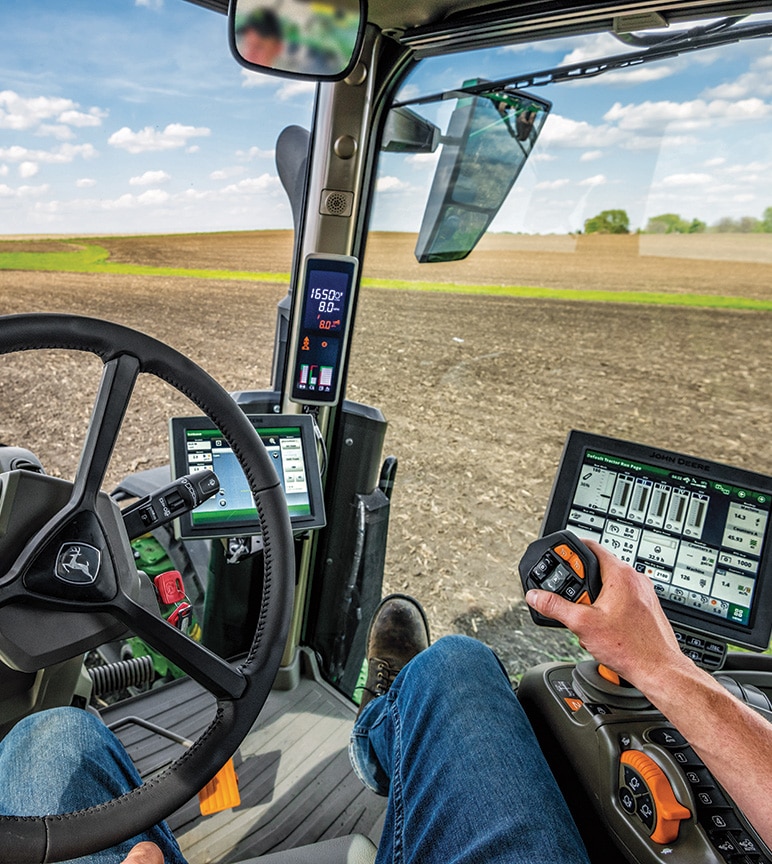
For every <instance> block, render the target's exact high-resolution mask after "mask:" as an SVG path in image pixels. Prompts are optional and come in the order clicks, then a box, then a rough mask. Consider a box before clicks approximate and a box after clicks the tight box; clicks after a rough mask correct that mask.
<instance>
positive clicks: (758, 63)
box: [702, 52, 772, 99]
mask: <svg viewBox="0 0 772 864" xmlns="http://www.w3.org/2000/svg"><path fill="white" fill-rule="evenodd" d="M771 72H772V52H770V53H768V54H765V55H763V56H762V57H757V58H756V59H755V60H754V61H753V62H752V63H751V68H750V70H749V71H748V72H744V73H743V74H742V75H740V76H739V77H738V78H736V79H735V80H734V81H726V82H723V83H721V84H718V85H717V86H716V87H708V88H706V89H705V90H704V91H703V93H702V95H703V97H704V98H706V99H742V98H743V97H745V96H748V95H753V96H761V97H764V96H772V74H770V73H771Z"/></svg>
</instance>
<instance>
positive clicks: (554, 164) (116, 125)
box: [0, 0, 772, 235]
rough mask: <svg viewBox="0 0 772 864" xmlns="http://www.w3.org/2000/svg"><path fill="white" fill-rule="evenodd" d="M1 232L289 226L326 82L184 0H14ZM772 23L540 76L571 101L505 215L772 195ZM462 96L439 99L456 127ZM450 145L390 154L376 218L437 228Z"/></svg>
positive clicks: (444, 75)
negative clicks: (298, 71)
mask: <svg viewBox="0 0 772 864" xmlns="http://www.w3.org/2000/svg"><path fill="white" fill-rule="evenodd" d="M0 26H2V33H3V48H2V51H1V52H0V234H6V235H7V234H30V233H31V234H41V233H44V234H48V233H54V234H89V233H90V234H100V233H150V232H188V231H219V230H249V229H264V228H289V227H291V225H292V220H291V214H290V208H289V204H288V201H287V199H286V195H285V193H284V191H283V189H282V188H281V184H280V182H279V179H278V176H277V171H276V167H275V161H274V147H275V142H276V138H277V136H278V135H279V133H280V132H281V130H282V129H283V128H284V127H286V126H287V125H290V124H298V125H301V126H305V127H306V128H308V127H309V125H310V123H311V119H312V110H313V98H314V86H313V85H311V84H308V83H305V82H287V81H283V80H281V79H278V78H275V77H268V76H261V75H258V74H256V73H252V72H247V71H246V70H243V69H242V68H241V67H240V66H238V65H237V63H236V62H235V60H233V58H232V57H231V56H230V52H229V49H228V46H227V33H226V20H225V17H224V16H220V15H217V14H215V13H212V12H210V11H208V10H205V9H202V8H200V7H197V6H195V5H193V4H189V3H185V2H182V0H110V2H104V0H67V2H66V3H65V2H62V0H25V2H24V3H23V4H22V3H13V4H11V3H3V4H0ZM771 49H772V40H756V41H754V42H746V43H743V44H740V45H737V46H733V47H732V48H731V49H729V50H723V51H718V50H711V51H706V52H700V53H699V54H693V55H690V56H689V57H686V58H678V59H675V60H666V61H661V62H659V63H656V64H652V65H647V66H641V67H637V68H634V69H632V70H628V71H625V72H615V73H611V74H607V75H604V76H599V77H598V78H595V79H591V80H587V81H577V82H571V83H567V84H559V85H551V86H549V87H540V88H536V89H535V90H534V93H535V94H536V95H538V96H540V97H542V98H547V99H549V100H551V101H552V102H553V110H552V113H551V115H550V117H549V118H548V120H547V123H546V124H545V127H544V131H543V133H542V135H541V138H540V140H539V141H538V142H537V144H536V147H535V148H534V151H533V154H532V156H531V159H530V160H529V162H528V164H527V165H526V168H525V170H524V171H523V173H522V175H521V178H520V180H519V181H518V184H517V186H516V187H515V190H514V191H513V192H512V193H511V194H510V196H509V198H508V199H507V201H506V202H505V204H504V206H503V207H502V210H501V212H500V214H499V216H498V217H497V218H496V220H495V221H494V223H493V226H492V228H493V230H498V231H525V232H528V233H550V232H554V233H567V232H570V231H575V230H577V229H578V228H581V227H582V225H583V222H584V219H586V218H589V217H590V216H593V215H595V214H596V213H598V212H600V211H601V210H603V209H611V208H614V209H616V208H623V209H626V210H627V212H628V214H629V216H630V220H631V224H632V227H633V228H637V227H643V226H645V224H646V221H647V220H648V219H649V218H650V217H652V216H654V215H657V214H659V213H663V212H676V213H679V214H680V215H681V216H682V217H684V218H688V219H692V218H699V219H701V220H703V221H705V222H707V223H708V224H712V223H714V222H715V221H717V220H718V219H720V218H721V217H724V216H730V217H733V218H739V217H741V216H745V215H751V216H756V217H760V216H761V215H762V213H763V211H764V209H765V208H766V207H769V206H772V171H770V167H772V50H771ZM624 50H625V49H624V48H623V46H621V44H620V43H619V42H618V41H616V40H615V39H613V38H612V37H611V36H608V35H599V36H589V37H584V38H583V39H581V40H579V41H574V42H568V40H558V41H553V42H550V43H540V44H536V45H534V46H527V47H526V46H517V47H512V48H502V49H496V50H490V51H487V52H474V53H472V54H465V55H452V56H450V57H445V58H435V59H433V60H430V61H426V62H425V63H423V64H420V65H419V66H418V67H417V69H416V70H415V72H414V73H413V74H412V75H411V77H410V78H409V79H408V81H407V82H406V83H405V84H404V85H403V91H402V92H403V95H404V96H405V97H406V98H407V97H414V96H418V95H421V94H423V93H432V92H436V91H438V90H444V89H448V88H451V87H453V86H458V85H459V84H460V83H461V82H463V81H464V80H466V79H468V78H472V77H479V78H488V79H492V80H495V79H498V78H502V77H505V76H507V75H517V74H521V73H524V72H529V71H535V70H539V69H545V68H550V67H553V66H557V65H560V64H562V63H570V62H577V61H580V60H584V59H591V58H597V57H601V56H605V55H608V54H616V53H622V52H623V51H624ZM452 107H453V106H452V103H445V104H443V105H442V106H440V108H439V110H437V109H435V108H433V109H431V110H430V109H427V116H429V117H430V119H433V121H434V122H436V123H437V124H438V125H440V126H441V128H443V129H444V127H445V125H446V123H447V120H448V117H449V115H450V112H451V110H452ZM436 158H437V154H429V155H425V156H419V155H413V156H407V157H406V156H403V155H400V156H397V155H393V154H384V155H383V157H382V159H381V164H380V169H379V178H378V190H379V191H378V195H377V196H376V207H375V212H374V216H373V220H372V223H371V224H372V227H374V228H376V229H381V230H406V229H407V230H418V227H419V225H420V218H421V214H422V212H423V207H424V204H425V201H426V197H427V194H428V189H429V185H430V183H431V179H432V175H433V167H434V164H435V163H436Z"/></svg>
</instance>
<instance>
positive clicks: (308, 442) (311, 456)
mask: <svg viewBox="0 0 772 864" xmlns="http://www.w3.org/2000/svg"><path fill="white" fill-rule="evenodd" d="M249 419H250V421H251V422H252V425H253V426H254V427H255V430H256V431H257V433H258V435H259V436H260V438H261V440H262V442H263V444H264V445H265V448H266V450H267V451H268V455H269V456H270V457H271V459H272V460H273V464H274V467H275V468H276V473H277V475H278V477H279V482H280V483H281V486H282V489H283V491H284V495H285V498H286V501H287V509H288V510H289V515H290V522H291V523H292V527H293V529H294V530H295V531H303V530H306V529H309V528H320V527H321V526H323V525H324V524H325V514H324V502H323V497H322V488H321V478H320V476H319V464H318V461H317V458H316V443H315V439H314V430H313V418H312V417H311V416H310V415H307V414H259V415H250V416H249ZM170 433H171V451H172V471H173V474H174V476H175V477H182V476H184V475H185V474H189V473H192V472H194V471H200V470H201V469H202V468H209V469H210V470H212V471H214V473H215V474H216V475H217V479H218V480H219V481H220V491H219V492H218V493H217V494H216V495H214V496H213V497H212V498H210V499H209V500H207V501H205V502H204V503H203V504H201V505H200V506H198V507H197V508H196V509H195V510H192V511H190V512H189V513H186V514H184V515H183V516H181V517H180V518H179V519H178V520H177V521H178V524H177V526H176V530H177V534H178V536H180V537H183V538H186V539H195V538H198V537H238V536H242V537H243V536H250V535H256V534H259V533H260V522H259V520H258V516H257V511H256V509H255V502H254V499H253V497H252V492H251V490H250V488H249V484H248V483H247V478H246V477H245V476H244V472H243V470H242V469H241V465H240V464H239V461H238V459H237V458H236V454H235V453H234V452H233V450H232V449H231V447H230V445H229V444H228V442H227V441H226V440H225V438H224V436H223V434H222V432H220V430H219V429H216V428H215V426H214V424H213V423H212V422H211V421H210V420H209V419H208V418H207V417H173V418H172V419H171V422H170Z"/></svg>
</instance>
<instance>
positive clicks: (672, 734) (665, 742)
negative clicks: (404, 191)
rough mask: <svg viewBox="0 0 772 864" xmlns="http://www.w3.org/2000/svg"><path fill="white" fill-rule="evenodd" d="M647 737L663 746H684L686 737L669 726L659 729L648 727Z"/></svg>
mask: <svg viewBox="0 0 772 864" xmlns="http://www.w3.org/2000/svg"><path fill="white" fill-rule="evenodd" d="M649 738H650V740H652V741H653V742H654V743H655V744H661V745H662V746H663V747H668V748H670V747H685V746H687V741H686V738H684V736H683V735H682V734H681V733H680V732H679V731H678V730H677V729H673V728H669V727H664V726H663V727H662V728H660V729H650V730H649Z"/></svg>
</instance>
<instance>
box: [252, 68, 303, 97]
mask: <svg viewBox="0 0 772 864" xmlns="http://www.w3.org/2000/svg"><path fill="white" fill-rule="evenodd" d="M277 85H278V87H277ZM241 86H242V87H271V86H274V87H277V90H276V98H277V99H279V100H280V101H281V102H288V101H289V100H290V99H294V98H295V97H296V96H307V95H308V94H309V93H313V92H314V91H315V90H316V84H315V83H314V82H313V81H282V80H281V79H277V78H274V77H272V76H271V75H265V74H262V73H260V72H252V71H250V70H249V69H242V70H241Z"/></svg>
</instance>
